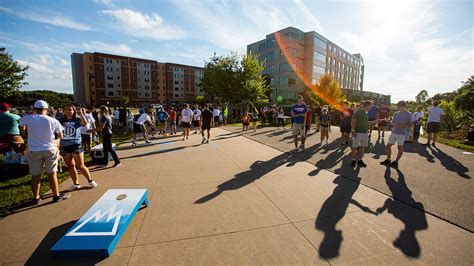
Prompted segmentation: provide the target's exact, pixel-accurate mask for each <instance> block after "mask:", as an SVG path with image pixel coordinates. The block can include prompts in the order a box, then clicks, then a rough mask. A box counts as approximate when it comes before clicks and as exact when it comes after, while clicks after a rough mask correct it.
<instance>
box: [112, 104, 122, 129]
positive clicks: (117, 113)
mask: <svg viewBox="0 0 474 266" xmlns="http://www.w3.org/2000/svg"><path fill="white" fill-rule="evenodd" d="M113 116H114V126H117V127H118V126H120V111H119V110H118V108H117V107H115V110H114V113H113Z"/></svg>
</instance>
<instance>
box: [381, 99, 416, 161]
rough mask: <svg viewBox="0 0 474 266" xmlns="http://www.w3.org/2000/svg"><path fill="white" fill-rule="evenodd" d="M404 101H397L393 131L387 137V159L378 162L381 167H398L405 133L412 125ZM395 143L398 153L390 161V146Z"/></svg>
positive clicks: (410, 116)
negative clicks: (393, 159)
mask: <svg viewBox="0 0 474 266" xmlns="http://www.w3.org/2000/svg"><path fill="white" fill-rule="evenodd" d="M406 106H407V105H406V103H405V101H399V102H398V103H397V109H398V111H397V112H395V114H393V118H392V123H393V129H392V134H390V137H388V143H387V159H385V160H384V161H383V162H380V164H382V165H386V166H391V167H394V168H397V167H398V162H399V161H400V158H402V155H403V144H404V143H405V137H406V131H407V129H409V128H410V127H411V125H412V114H411V113H410V112H408V111H407V110H406ZM395 143H397V145H398V153H397V158H396V159H395V161H393V162H392V161H390V159H391V156H392V146H393V145H394V144H395Z"/></svg>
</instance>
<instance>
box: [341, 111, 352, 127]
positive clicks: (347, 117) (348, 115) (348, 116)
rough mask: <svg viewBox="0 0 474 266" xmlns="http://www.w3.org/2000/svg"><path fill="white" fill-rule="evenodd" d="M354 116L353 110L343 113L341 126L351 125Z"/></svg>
mask: <svg viewBox="0 0 474 266" xmlns="http://www.w3.org/2000/svg"><path fill="white" fill-rule="evenodd" d="M353 114H354V110H352V108H346V112H345V113H343V114H342V115H341V116H342V118H341V124H342V125H350V124H351V122H352V115H353Z"/></svg>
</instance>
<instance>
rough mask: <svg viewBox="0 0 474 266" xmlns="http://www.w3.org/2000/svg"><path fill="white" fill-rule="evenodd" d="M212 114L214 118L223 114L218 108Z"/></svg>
mask: <svg viewBox="0 0 474 266" xmlns="http://www.w3.org/2000/svg"><path fill="white" fill-rule="evenodd" d="M212 112H213V113H214V116H219V115H220V114H221V110H219V109H218V108H214V110H213V111H212Z"/></svg>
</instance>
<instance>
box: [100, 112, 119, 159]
mask: <svg viewBox="0 0 474 266" xmlns="http://www.w3.org/2000/svg"><path fill="white" fill-rule="evenodd" d="M98 129H99V130H100V131H101V133H102V148H103V154H104V157H103V158H102V164H101V165H100V167H107V165H109V153H110V155H112V158H114V162H115V164H114V165H113V166H112V167H119V166H121V165H122V164H121V163H120V159H119V158H118V156H117V153H116V152H115V150H114V149H113V147H112V118H111V117H110V113H109V108H107V106H105V105H102V106H101V107H100V125H99V128H98Z"/></svg>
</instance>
